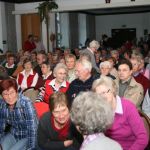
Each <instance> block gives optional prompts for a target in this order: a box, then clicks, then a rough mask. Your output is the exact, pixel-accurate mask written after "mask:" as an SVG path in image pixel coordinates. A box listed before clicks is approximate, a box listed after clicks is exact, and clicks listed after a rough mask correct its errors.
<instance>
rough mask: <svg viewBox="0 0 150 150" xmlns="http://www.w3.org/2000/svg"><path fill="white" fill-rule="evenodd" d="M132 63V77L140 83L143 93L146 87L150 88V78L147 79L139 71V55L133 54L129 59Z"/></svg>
mask: <svg viewBox="0 0 150 150" xmlns="http://www.w3.org/2000/svg"><path fill="white" fill-rule="evenodd" d="M130 61H131V63H132V68H133V77H134V79H135V80H136V82H138V83H140V84H141V85H142V86H143V88H144V94H146V91H147V89H148V88H150V80H149V79H147V78H146V77H145V76H144V75H143V74H142V73H141V67H140V65H141V63H142V58H141V56H140V55H139V56H138V55H137V56H133V57H132V58H131V59H130Z"/></svg>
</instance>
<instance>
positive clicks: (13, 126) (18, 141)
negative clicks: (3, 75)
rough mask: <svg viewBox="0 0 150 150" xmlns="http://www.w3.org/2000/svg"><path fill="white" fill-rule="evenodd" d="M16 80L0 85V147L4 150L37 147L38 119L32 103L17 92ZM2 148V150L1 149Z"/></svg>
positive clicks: (7, 80)
mask: <svg viewBox="0 0 150 150" xmlns="http://www.w3.org/2000/svg"><path fill="white" fill-rule="evenodd" d="M17 89H18V86H17V83H16V81H15V80H14V79H5V80H3V81H2V82H1V84H0V94H1V95H2V99H0V146H1V148H2V150H27V149H34V148H35V146H36V133H37V123H38V121H37V117H36V112H35V109H34V107H33V105H32V102H31V101H30V100H29V99H28V98H27V97H24V96H23V95H22V94H20V95H19V94H18V92H17ZM1 148H0V149H1Z"/></svg>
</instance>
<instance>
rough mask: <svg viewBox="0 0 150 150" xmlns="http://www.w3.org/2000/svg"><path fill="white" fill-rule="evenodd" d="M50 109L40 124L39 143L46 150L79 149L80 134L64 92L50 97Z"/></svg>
mask: <svg viewBox="0 0 150 150" xmlns="http://www.w3.org/2000/svg"><path fill="white" fill-rule="evenodd" d="M49 108H50V111H49V112H47V113H45V114H44V115H43V116H42V117H41V119H40V121H39V125H38V133H37V139H38V145H39V147H40V148H42V149H44V150H46V149H47V150H48V149H52V150H78V149H79V146H80V144H79V142H78V141H80V139H79V137H80V134H79V133H78V132H77V130H76V128H75V127H74V125H73V124H72V122H71V121H70V115H69V105H68V101H67V97H66V95H65V94H64V93H61V92H57V93H53V94H52V95H51V96H50V99H49Z"/></svg>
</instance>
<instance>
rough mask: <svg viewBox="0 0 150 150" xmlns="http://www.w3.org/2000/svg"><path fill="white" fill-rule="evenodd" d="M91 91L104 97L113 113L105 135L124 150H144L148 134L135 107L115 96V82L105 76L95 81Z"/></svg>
mask: <svg viewBox="0 0 150 150" xmlns="http://www.w3.org/2000/svg"><path fill="white" fill-rule="evenodd" d="M92 89H93V91H95V92H96V93H98V94H100V95H102V96H103V97H105V98H106V99H107V101H108V102H109V103H110V104H111V106H112V108H113V110H114V112H115V119H114V122H113V125H112V126H111V128H110V129H108V130H107V132H106V135H107V136H108V137H110V138H112V139H114V140H115V141H117V142H118V143H120V145H121V146H122V147H123V149H124V150H144V148H145V147H146V146H147V144H148V134H147V133H146V129H145V127H144V123H143V121H142V120H141V118H140V116H139V114H138V111H137V109H136V107H135V105H134V104H132V103H131V102H130V101H128V100H126V99H124V98H120V97H119V96H117V95H116V85H115V82H114V81H113V80H112V79H110V78H108V77H106V76H101V78H100V79H97V80H95V81H94V83H93V86H92Z"/></svg>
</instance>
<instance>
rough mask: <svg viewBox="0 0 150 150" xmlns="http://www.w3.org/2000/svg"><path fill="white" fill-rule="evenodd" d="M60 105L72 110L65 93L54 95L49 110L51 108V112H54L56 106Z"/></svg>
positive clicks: (50, 100)
mask: <svg viewBox="0 0 150 150" xmlns="http://www.w3.org/2000/svg"><path fill="white" fill-rule="evenodd" d="M58 104H65V105H66V106H67V107H68V109H70V107H69V103H68V100H67V96H66V94H65V93H62V92H56V93H53V94H52V95H51V96H50V98H49V108H50V111H51V112H52V111H53V110H54V108H55V106H57V105H58Z"/></svg>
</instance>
